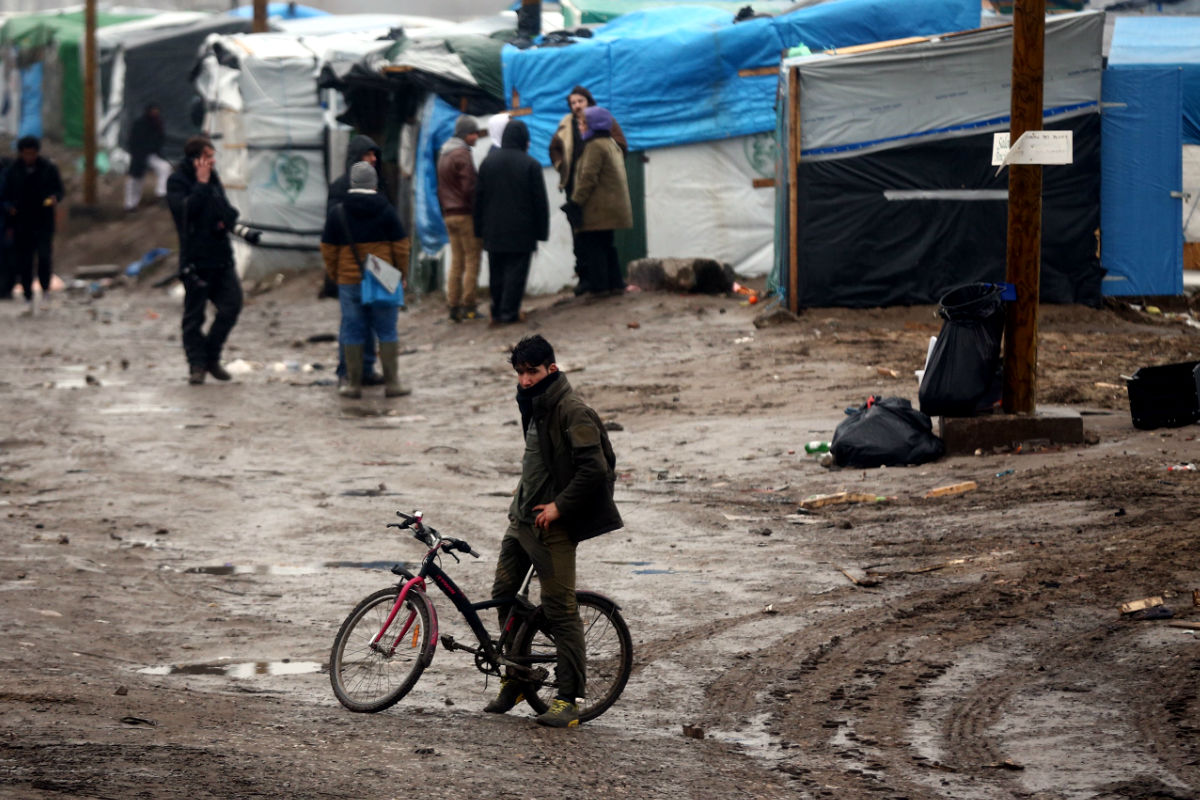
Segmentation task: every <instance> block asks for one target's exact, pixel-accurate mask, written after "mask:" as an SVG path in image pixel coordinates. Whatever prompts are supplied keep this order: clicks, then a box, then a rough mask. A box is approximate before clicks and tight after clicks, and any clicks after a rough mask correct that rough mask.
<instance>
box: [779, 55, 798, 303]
mask: <svg viewBox="0 0 1200 800" xmlns="http://www.w3.org/2000/svg"><path fill="white" fill-rule="evenodd" d="M787 132H788V148H787V149H788V152H787V160H786V161H785V162H784V168H785V169H786V170H787V175H786V177H787V192H788V199H787V226H788V244H787V260H788V261H787V263H788V284H787V293H788V311H791V312H792V313H793V314H799V313H800V248H799V246H798V245H797V244H796V237H797V236H799V235H800V230H799V225H798V224H797V219H796V215H797V214H798V213H799V209H798V208H796V206H797V205H798V204H799V199H798V198H799V187H798V186H796V181H797V180H799V175H797V170H798V169H799V166H800V70H799V69H797V68H796V67H792V69H791V74H789V75H788V111H787ZM776 191H778V189H776Z"/></svg>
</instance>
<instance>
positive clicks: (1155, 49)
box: [1108, 16, 1200, 144]
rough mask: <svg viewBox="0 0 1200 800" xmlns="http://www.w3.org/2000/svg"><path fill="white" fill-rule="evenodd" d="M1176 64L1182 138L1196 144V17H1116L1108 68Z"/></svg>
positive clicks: (1199, 67)
mask: <svg viewBox="0 0 1200 800" xmlns="http://www.w3.org/2000/svg"><path fill="white" fill-rule="evenodd" d="M1149 65H1155V66H1178V67H1179V68H1180V70H1181V71H1182V74H1183V141H1184V142H1186V143H1187V144H1200V17H1181V16H1171V17H1117V20H1116V25H1115V26H1114V27H1113V37H1112V46H1111V48H1110V50H1109V54H1108V68H1109V69H1123V68H1129V67H1139V66H1149Z"/></svg>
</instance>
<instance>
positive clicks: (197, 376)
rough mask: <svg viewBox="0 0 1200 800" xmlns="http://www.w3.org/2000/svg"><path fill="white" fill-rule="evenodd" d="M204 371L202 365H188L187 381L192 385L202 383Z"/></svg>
mask: <svg viewBox="0 0 1200 800" xmlns="http://www.w3.org/2000/svg"><path fill="white" fill-rule="evenodd" d="M205 374H206V371H205V369H204V367H189V368H188V383H190V384H192V385H193V386H199V385H200V384H202V383H204V376H205Z"/></svg>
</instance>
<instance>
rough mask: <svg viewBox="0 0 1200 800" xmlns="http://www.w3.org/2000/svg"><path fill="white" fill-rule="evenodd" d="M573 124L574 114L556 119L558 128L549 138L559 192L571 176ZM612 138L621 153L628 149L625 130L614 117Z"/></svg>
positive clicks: (563, 188)
mask: <svg viewBox="0 0 1200 800" xmlns="http://www.w3.org/2000/svg"><path fill="white" fill-rule="evenodd" d="M575 124H576V123H575V115H574V114H567V115H566V116H565V117H563V118H562V119H560V120H559V121H558V129H557V130H556V131H554V136H553V137H551V139H550V163H551V164H553V165H554V168H555V169H556V170H558V190H559V191H560V192H565V191H566V190H567V179H568V178H570V177H571V174H570V168H571V156H572V154H573V153H574V150H575V131H574V128H575ZM612 138H613V139H614V140H616V142H617V145H618V146H619V147H620V148H621V152H622V153H624V152H625V151H626V150H628V148H629V145H628V144H627V143H626V141H625V131H623V130H621V125H620V124H619V123H618V122H617V121H616V120H615V119H614V120H613V127H612Z"/></svg>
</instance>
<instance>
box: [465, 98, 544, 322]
mask: <svg viewBox="0 0 1200 800" xmlns="http://www.w3.org/2000/svg"><path fill="white" fill-rule="evenodd" d="M528 149H529V129H528V128H526V127H525V123H524V122H522V121H521V120H519V119H515V120H512V121H511V122H509V123H508V126H507V127H506V128H505V129H504V137H503V139H502V140H501V142H500V149H499V150H496V149H493V150H492V151H491V152H490V153H488V155H487V158H485V159H484V160H483V163H482V164H480V165H479V180H478V182H477V183H476V184H475V235H476V236H478V237H480V238H482V239H483V247H484V249H485V250H487V254H488V287H489V289H490V290H491V294H492V322H491V324H492V325H503V324H507V323H511V322H519V321H520V319H521V298H522V297H523V296H524V295H525V281H526V279H527V278H528V277H529V261H530V259H531V258H532V256H533V253H534V251H535V250H537V243H538V242H539V241H542V242H544V241H546V240H547V239H549V238H550V203H549V200H547V198H546V182H545V181H544V180H543V178H542V166H541V165H540V164H538V162H537V161H536V160H535V159H534V158H533V157H532V156H530V155H529V154H528V153H527V152H526V150H528Z"/></svg>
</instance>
